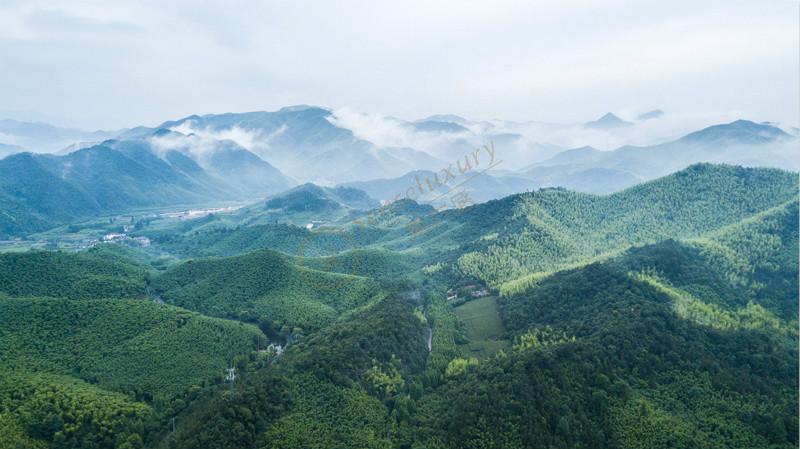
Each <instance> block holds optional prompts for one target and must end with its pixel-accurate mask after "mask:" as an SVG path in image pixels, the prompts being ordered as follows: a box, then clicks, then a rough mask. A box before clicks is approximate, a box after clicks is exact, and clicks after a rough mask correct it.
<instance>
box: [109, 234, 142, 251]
mask: <svg viewBox="0 0 800 449" xmlns="http://www.w3.org/2000/svg"><path fill="white" fill-rule="evenodd" d="M100 240H101V241H102V242H103V243H132V244H135V245H138V246H141V247H143V248H146V247H148V246H150V239H149V238H147V237H129V236H128V235H127V234H124V233H119V232H112V233H109V234H106V235H104V236H103V237H102V238H101V239H100Z"/></svg>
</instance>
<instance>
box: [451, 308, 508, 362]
mask: <svg viewBox="0 0 800 449" xmlns="http://www.w3.org/2000/svg"><path fill="white" fill-rule="evenodd" d="M455 312H456V315H457V316H458V318H459V319H460V320H461V321H462V322H463V323H464V327H465V328H466V331H467V337H468V338H469V343H467V344H466V345H465V346H466V347H467V350H468V351H469V352H470V354H471V355H475V356H480V357H488V356H490V355H492V354H494V353H495V352H497V351H499V350H500V349H505V348H508V347H509V346H510V343H509V341H508V340H505V339H504V334H505V328H504V327H503V322H502V321H500V314H499V313H498V310H497V298H495V297H493V296H487V297H485V298H479V299H475V300H473V301H470V302H467V303H465V304H462V305H460V306H458V307H456V308H455Z"/></svg>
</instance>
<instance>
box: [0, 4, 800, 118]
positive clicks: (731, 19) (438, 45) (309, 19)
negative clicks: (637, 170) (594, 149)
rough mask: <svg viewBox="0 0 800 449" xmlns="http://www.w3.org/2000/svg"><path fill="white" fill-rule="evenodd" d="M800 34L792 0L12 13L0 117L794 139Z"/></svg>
mask: <svg viewBox="0 0 800 449" xmlns="http://www.w3.org/2000/svg"><path fill="white" fill-rule="evenodd" d="M798 17H799V16H798V4H797V2H796V1H783V0H772V1H763V2H759V1H732V0H726V1H697V0H694V1H663V0H661V1H642V0H631V1H622V0H620V1H612V0H610V1H604V2H600V1H575V0H567V1H564V0H560V1H553V2H542V1H535V2H534V1H520V2H505V1H492V2H468V1H464V0H454V1H435V0H422V1H396V0H394V1H361V2H355V1H337V2H329V1H315V2H311V1H297V0H291V1H288V0H287V1H262V2H259V1H254V0H247V1H217V2H210V1H191V2H190V1H172V0H171V1H164V0H158V1H154V0H123V1H113V0H98V1H73V0H59V1H49V2H46V1H36V0H2V1H1V2H0V116H5V117H15V118H22V119H31V118H38V119H46V120H49V121H51V122H55V123H56V124H60V125H69V126H78V127H83V128H91V129H95V128H118V127H129V126H134V125H138V124H145V125H155V124H157V123H160V122H162V121H164V120H167V119H171V118H177V117H182V116H186V115H189V114H203V113H220V112H230V111H233V112H241V111H251V110H274V109H278V108H280V107H281V106H284V105H291V104H316V105H322V106H327V107H331V108H341V107H347V108H351V109H353V110H357V111H368V112H373V113H382V114H386V115H392V116H397V117H400V118H404V119H412V118H420V117H424V116H427V115H430V114H436V113H455V114H459V115H464V116H467V117H470V118H474V119H492V118H498V119H508V120H520V121H522V120H539V121H552V122H565V121H585V120H589V119H592V118H596V117H597V116H599V115H602V114H603V113H604V112H606V111H614V112H617V113H618V114H620V115H622V116H623V117H626V116H627V117H632V116H634V115H635V114H636V113H639V112H642V111H646V110H649V109H654V108H660V109H663V110H665V111H667V112H677V113H705V112H714V113H719V112H723V113H726V114H734V115H737V116H742V117H743V118H749V119H753V120H759V121H761V120H771V121H781V122H784V123H790V124H797V122H798V52H799V51H800V50H798ZM0 118H1V117H0Z"/></svg>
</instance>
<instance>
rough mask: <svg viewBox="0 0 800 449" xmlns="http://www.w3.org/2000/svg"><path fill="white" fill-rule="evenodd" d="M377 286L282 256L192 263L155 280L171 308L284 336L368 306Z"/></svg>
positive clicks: (263, 252) (259, 255) (252, 255)
mask: <svg viewBox="0 0 800 449" xmlns="http://www.w3.org/2000/svg"><path fill="white" fill-rule="evenodd" d="M375 285H376V284H375V283H374V282H373V281H370V280H369V279H368V278H364V277H360V276H355V275H351V274H334V273H325V272H320V271H316V270H313V269H310V268H307V267H303V266H298V265H295V264H294V263H293V262H292V260H291V259H290V258H288V257H286V256H283V255H281V254H279V253H276V252H273V251H269V250H261V251H255V252H252V253H248V254H245V255H242V256H233V257H226V258H208V259H197V260H190V261H188V262H184V263H181V264H178V265H176V266H175V267H173V268H171V269H169V270H168V271H167V272H166V273H164V274H162V275H160V276H158V277H156V278H155V279H153V282H152V288H153V290H154V291H155V292H156V293H157V294H158V295H160V296H161V298H162V299H163V300H164V301H166V302H169V303H171V304H175V305H177V306H180V307H183V308H186V309H189V310H195V311H198V312H201V313H204V314H207V315H212V316H218V317H229V318H237V319H242V320H258V321H262V322H266V323H267V325H268V326H269V327H271V328H274V329H283V330H282V331H281V332H282V333H302V332H304V331H309V330H314V329H319V328H320V327H322V326H324V325H325V324H327V323H329V322H331V321H332V320H334V319H335V318H336V317H337V316H338V315H339V314H340V313H342V312H344V311H347V310H350V309H353V308H356V307H358V306H362V305H364V304H366V303H367V302H368V301H369V300H370V298H371V297H372V296H373V295H374V294H375V291H374V287H375Z"/></svg>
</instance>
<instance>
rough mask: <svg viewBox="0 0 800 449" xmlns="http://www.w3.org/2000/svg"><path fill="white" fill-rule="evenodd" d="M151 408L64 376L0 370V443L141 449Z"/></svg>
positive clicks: (65, 448)
mask: <svg viewBox="0 0 800 449" xmlns="http://www.w3.org/2000/svg"><path fill="white" fill-rule="evenodd" d="M154 418H155V414H154V412H153V410H152V409H151V408H150V407H148V406H147V405H144V404H141V403H136V402H133V401H131V400H130V399H129V398H127V397H125V396H124V395H121V394H119V393H110V392H107V391H103V390H101V389H99V388H97V387H94V386H92V385H89V384H86V383H83V382H80V381H76V380H74V379H71V378H68V377H63V376H52V375H44V374H34V373H20V372H7V371H5V370H2V371H0V444H2V447H3V448H9V449H12V448H25V449H34V448H35V449H39V448H52V449H73V448H78V447H79V448H81V449H137V448H142V447H143V446H144V444H143V441H144V438H145V437H146V432H147V430H148V429H149V428H151V427H152V421H153V419H154Z"/></svg>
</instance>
